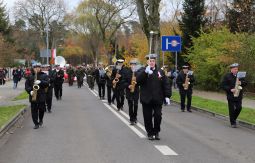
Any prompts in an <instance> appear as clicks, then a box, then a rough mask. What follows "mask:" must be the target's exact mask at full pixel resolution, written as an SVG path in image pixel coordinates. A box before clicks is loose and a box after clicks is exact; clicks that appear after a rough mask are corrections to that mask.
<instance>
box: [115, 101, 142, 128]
mask: <svg viewBox="0 0 255 163" xmlns="http://www.w3.org/2000/svg"><path fill="white" fill-rule="evenodd" d="M112 106H113V107H114V108H115V109H116V110H118V108H117V107H116V105H112ZM120 113H121V114H122V115H123V116H125V117H126V118H128V119H129V115H128V114H127V113H125V112H124V111H122V110H121V111H120ZM137 126H138V127H139V128H140V129H142V130H143V131H144V132H146V130H145V127H144V126H143V125H142V124H141V123H139V122H137Z"/></svg>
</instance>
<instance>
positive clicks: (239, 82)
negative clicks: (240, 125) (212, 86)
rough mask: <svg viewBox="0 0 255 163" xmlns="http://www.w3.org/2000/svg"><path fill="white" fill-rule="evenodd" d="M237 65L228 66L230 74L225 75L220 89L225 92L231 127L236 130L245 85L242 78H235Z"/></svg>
mask: <svg viewBox="0 0 255 163" xmlns="http://www.w3.org/2000/svg"><path fill="white" fill-rule="evenodd" d="M238 67H239V64H238V63H234V64H232V65H230V73H227V74H226V75H225V76H224V78H223V81H222V88H223V89H224V90H225V91H226V95H227V100H228V109H229V119H230V124H231V127H233V128H236V119H237V117H238V116H239V114H240V112H241V110H242V99H243V89H242V87H244V86H246V85H247V82H246V81H245V80H244V78H240V77H238V76H237V74H238Z"/></svg>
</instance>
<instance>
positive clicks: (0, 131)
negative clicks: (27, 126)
mask: <svg viewBox="0 0 255 163" xmlns="http://www.w3.org/2000/svg"><path fill="white" fill-rule="evenodd" d="M27 107H28V106H24V107H23V108H22V109H21V110H20V111H19V112H18V113H17V114H16V115H15V116H13V118H12V119H10V120H9V121H8V122H7V123H6V124H5V125H3V126H2V127H1V128H0V138H1V137H2V136H3V135H4V134H5V133H6V132H7V131H8V130H9V129H10V128H11V127H12V126H13V125H14V124H15V123H16V122H17V121H18V120H19V119H20V118H21V117H22V116H23V115H24V114H25V112H26V111H27Z"/></svg>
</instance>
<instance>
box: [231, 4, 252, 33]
mask: <svg viewBox="0 0 255 163" xmlns="http://www.w3.org/2000/svg"><path fill="white" fill-rule="evenodd" d="M254 14H255V0H233V2H232V3H231V5H230V7H229V8H228V10H227V18H228V26H229V28H230V31H231V32H248V33H254V32H255V16H254Z"/></svg>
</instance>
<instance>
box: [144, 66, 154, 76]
mask: <svg viewBox="0 0 255 163" xmlns="http://www.w3.org/2000/svg"><path fill="white" fill-rule="evenodd" d="M145 73H147V74H149V75H151V74H152V73H153V71H152V70H151V67H150V66H147V67H146V69H145Z"/></svg>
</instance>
